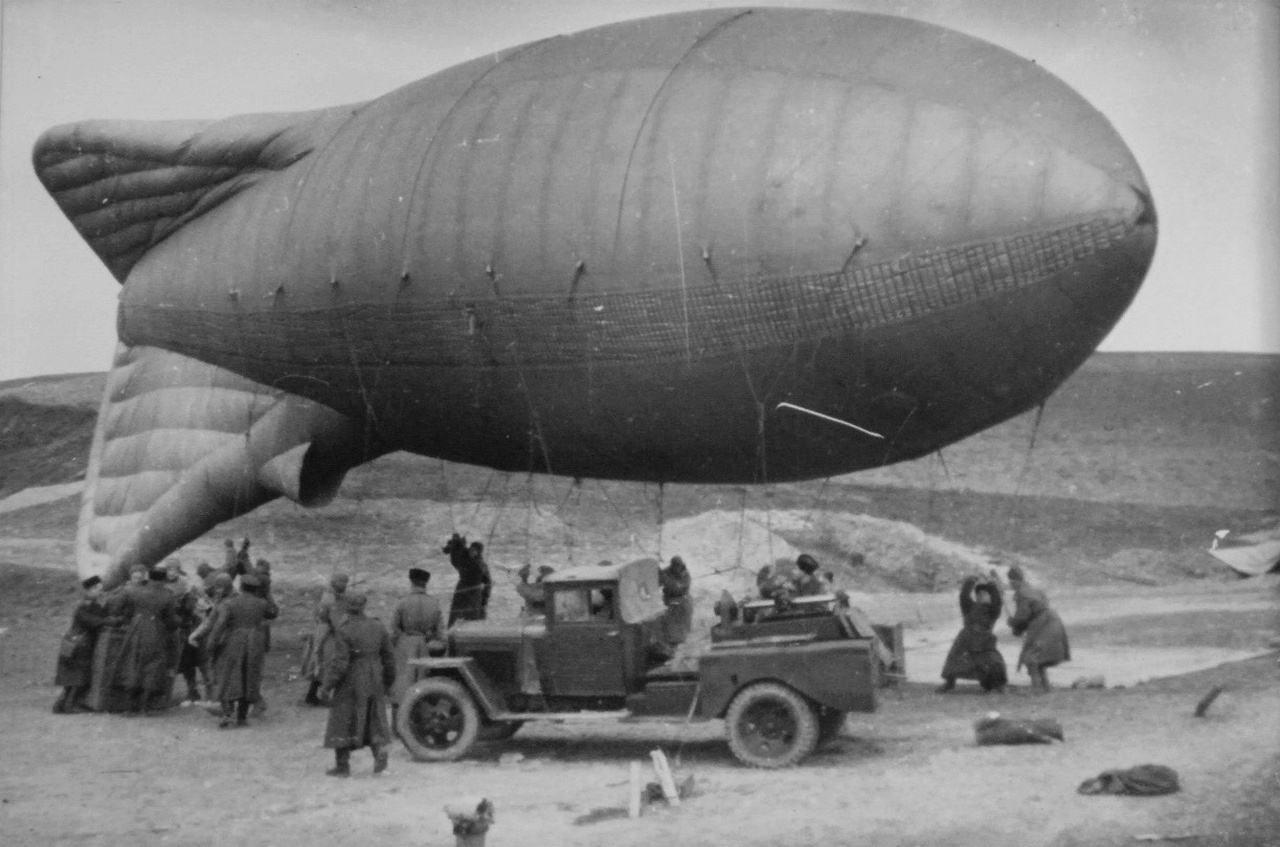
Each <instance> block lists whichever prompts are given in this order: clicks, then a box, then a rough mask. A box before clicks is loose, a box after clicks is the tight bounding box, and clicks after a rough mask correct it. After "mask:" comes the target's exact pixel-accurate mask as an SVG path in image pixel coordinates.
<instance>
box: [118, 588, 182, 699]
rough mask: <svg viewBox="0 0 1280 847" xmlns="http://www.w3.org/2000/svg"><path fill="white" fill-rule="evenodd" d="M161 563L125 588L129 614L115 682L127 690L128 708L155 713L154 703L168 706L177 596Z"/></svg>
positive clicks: (177, 624) (176, 619)
mask: <svg viewBox="0 0 1280 847" xmlns="http://www.w3.org/2000/svg"><path fill="white" fill-rule="evenodd" d="M168 579H169V574H168V572H167V571H165V569H164V568H163V567H157V568H152V569H151V570H150V571H148V572H147V580H146V582H143V583H142V584H140V585H137V584H134V585H130V586H129V587H128V588H127V589H125V595H124V596H125V601H126V602H125V611H126V614H127V615H128V618H129V624H128V629H126V630H125V634H124V643H123V644H122V645H121V647H120V665H119V669H118V670H117V671H116V684H117V685H118V686H119V687H120V688H122V689H124V690H125V691H127V692H129V703H128V712H129V714H132V715H137V714H144V715H153V714H157V712H156V706H158V705H163V706H167V705H168V704H167V702H163V701H167V698H168V696H169V688H170V686H171V685H172V682H173V678H172V677H171V676H170V673H169V668H170V665H171V663H172V655H173V633H174V632H175V631H176V630H177V629H178V626H179V623H180V621H179V619H178V600H177V598H176V597H174V596H173V592H172V591H170V590H169V588H168V586H167V585H166V583H167V582H168Z"/></svg>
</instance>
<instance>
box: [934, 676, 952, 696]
mask: <svg viewBox="0 0 1280 847" xmlns="http://www.w3.org/2000/svg"><path fill="white" fill-rule="evenodd" d="M942 679H943V683H942V684H941V685H939V686H938V687H937V688H935V689H934V691H935V692H937V693H938V694H946V693H947V692H948V691H951V690H952V689H954V688H955V687H956V678H955V677H954V676H944V677H943V678H942Z"/></svg>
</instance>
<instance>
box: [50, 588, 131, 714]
mask: <svg viewBox="0 0 1280 847" xmlns="http://www.w3.org/2000/svg"><path fill="white" fill-rule="evenodd" d="M80 586H81V588H83V589H84V594H83V595H82V596H81V598H80V602H79V603H77V604H76V609H75V612H73V613H72V616H71V628H70V629H68V630H67V634H66V635H64V636H62V642H61V645H60V646H59V649H58V671H57V675H56V677H55V679H54V682H55V683H56V684H58V685H61V686H62V694H61V696H59V697H58V700H57V702H55V703H54V704H53V711H54V713H55V714H65V713H68V712H87V711H90V709H89V707H88V706H87V705H86V704H85V702H84V698H85V695H86V694H88V692H89V684H90V682H91V680H92V672H93V648H94V645H95V644H96V643H97V639H98V632H99V631H100V630H102V629H103V628H104V627H107V626H111V625H113V624H115V623H117V622H118V621H120V620H121V619H120V618H116V617H112V616H111V615H110V614H108V613H107V607H106V606H105V605H104V604H103V603H102V577H100V576H91V577H89V578H88V579H85V580H83V581H82V582H81V583H80Z"/></svg>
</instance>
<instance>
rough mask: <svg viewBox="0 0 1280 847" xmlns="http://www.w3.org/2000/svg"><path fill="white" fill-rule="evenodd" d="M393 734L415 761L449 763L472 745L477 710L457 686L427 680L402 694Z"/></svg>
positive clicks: (433, 678) (437, 679) (477, 726)
mask: <svg viewBox="0 0 1280 847" xmlns="http://www.w3.org/2000/svg"><path fill="white" fill-rule="evenodd" d="M396 731H397V732H398V733H399V735H400V740H401V741H403V742H404V746H405V747H407V748H409V752H410V753H412V754H413V757H414V758H415V759H421V760H423V761H427V762H451V761H453V760H454V759H458V758H461V757H462V756H465V755H466V754H467V751H468V750H470V749H471V746H472V745H473V744H475V742H476V736H477V735H478V734H479V732H480V710H479V708H477V706H476V701H475V698H474V697H472V696H471V694H470V693H469V692H468V691H467V689H466V688H464V687H463V686H462V684H461V683H459V682H457V681H456V680H452V679H448V678H446V677H440V676H431V677H427V678H426V679H423V680H419V681H418V682H415V683H414V684H413V685H412V686H410V688H409V690H408V691H407V692H405V695H404V698H403V700H402V701H401V703H400V709H399V711H398V712H397V714H396Z"/></svg>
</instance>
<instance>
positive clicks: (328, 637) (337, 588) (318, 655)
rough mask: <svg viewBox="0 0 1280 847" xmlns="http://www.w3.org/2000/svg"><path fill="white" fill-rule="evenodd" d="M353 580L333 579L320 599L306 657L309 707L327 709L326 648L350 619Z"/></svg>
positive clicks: (340, 575)
mask: <svg viewBox="0 0 1280 847" xmlns="http://www.w3.org/2000/svg"><path fill="white" fill-rule="evenodd" d="M350 581H351V578H350V577H348V576H347V575H346V574H344V573H336V574H334V575H333V576H331V577H329V590H328V591H326V592H325V593H324V594H323V595H322V596H321V597H320V605H318V606H317V607H316V614H315V620H316V624H315V627H314V628H313V629H312V631H311V635H310V636H309V637H308V639H307V646H306V649H305V650H304V651H303V654H302V675H303V676H305V677H307V678H308V679H309V680H311V682H310V685H309V686H308V687H307V696H306V697H305V698H304V699H303V702H304V703H306V704H307V705H308V706H324V705H327V704H326V703H325V702H324V700H322V699H320V696H319V692H320V685H321V683H322V682H323V681H324V663H325V655H324V651H325V648H327V647H328V646H329V644H330V643H331V642H332V641H333V632H334V630H335V629H337V627H338V625H339V624H341V623H342V621H343V619H344V618H345V617H346V599H345V595H346V593H347V584H348V583H349V582H350Z"/></svg>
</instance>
